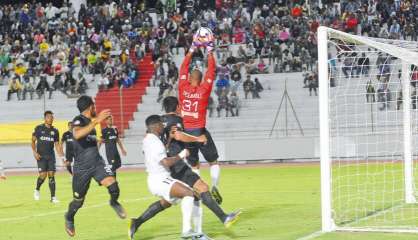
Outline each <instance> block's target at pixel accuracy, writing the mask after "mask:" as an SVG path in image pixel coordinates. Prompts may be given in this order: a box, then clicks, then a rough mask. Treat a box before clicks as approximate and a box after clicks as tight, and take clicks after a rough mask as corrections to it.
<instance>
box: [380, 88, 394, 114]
mask: <svg viewBox="0 0 418 240" xmlns="http://www.w3.org/2000/svg"><path fill="white" fill-rule="evenodd" d="M377 101H378V102H381V103H382V105H381V107H380V108H379V110H381V111H383V110H386V109H389V107H390V105H389V103H390V101H391V93H390V90H389V88H388V84H387V83H381V84H380V87H379V89H378V90H377Z"/></svg>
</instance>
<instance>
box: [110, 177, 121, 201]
mask: <svg viewBox="0 0 418 240" xmlns="http://www.w3.org/2000/svg"><path fill="white" fill-rule="evenodd" d="M107 190H108V192H109V194H110V204H116V203H118V199H119V194H120V190H119V185H118V182H114V183H112V184H111V185H109V186H108V187H107Z"/></svg>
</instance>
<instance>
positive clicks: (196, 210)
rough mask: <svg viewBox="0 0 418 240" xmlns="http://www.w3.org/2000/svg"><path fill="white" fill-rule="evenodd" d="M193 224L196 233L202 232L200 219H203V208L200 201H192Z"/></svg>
mask: <svg viewBox="0 0 418 240" xmlns="http://www.w3.org/2000/svg"><path fill="white" fill-rule="evenodd" d="M192 219H193V226H194V231H195V232H197V233H203V231H202V222H203V221H202V219H203V208H202V205H201V204H200V201H195V202H194V203H193V218H192Z"/></svg>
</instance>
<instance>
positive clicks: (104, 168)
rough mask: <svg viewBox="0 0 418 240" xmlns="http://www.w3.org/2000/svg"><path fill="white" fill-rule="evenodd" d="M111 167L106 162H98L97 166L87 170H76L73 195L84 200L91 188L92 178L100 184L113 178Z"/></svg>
mask: <svg viewBox="0 0 418 240" xmlns="http://www.w3.org/2000/svg"><path fill="white" fill-rule="evenodd" d="M113 176H114V174H113V172H112V169H111V166H110V165H106V164H105V163H104V161H102V162H98V163H97V164H96V165H95V166H91V167H90V168H85V169H77V168H75V169H74V176H73V195H74V197H75V198H84V196H86V194H87V191H88V190H89V187H90V181H91V179H92V178H94V180H96V182H97V183H98V184H100V182H101V181H102V180H103V179H105V178H107V177H113Z"/></svg>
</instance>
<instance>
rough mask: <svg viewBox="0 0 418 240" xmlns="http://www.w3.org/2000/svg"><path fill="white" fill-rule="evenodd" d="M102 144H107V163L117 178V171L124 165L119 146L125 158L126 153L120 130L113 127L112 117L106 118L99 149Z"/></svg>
mask: <svg viewBox="0 0 418 240" xmlns="http://www.w3.org/2000/svg"><path fill="white" fill-rule="evenodd" d="M102 143H104V144H105V149H106V158H107V162H108V163H109V165H111V166H112V172H113V174H114V175H115V177H116V170H117V169H118V168H120V167H121V165H122V161H121V159H120V155H119V151H118V147H117V145H119V148H120V150H121V152H122V155H123V156H126V151H125V148H124V147H123V144H122V141H121V140H120V138H119V132H118V129H117V128H116V127H115V126H113V118H112V116H109V117H108V118H106V127H105V128H103V129H102V139H101V141H100V142H99V148H100V145H101V144H102Z"/></svg>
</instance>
